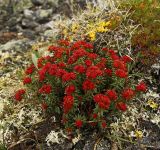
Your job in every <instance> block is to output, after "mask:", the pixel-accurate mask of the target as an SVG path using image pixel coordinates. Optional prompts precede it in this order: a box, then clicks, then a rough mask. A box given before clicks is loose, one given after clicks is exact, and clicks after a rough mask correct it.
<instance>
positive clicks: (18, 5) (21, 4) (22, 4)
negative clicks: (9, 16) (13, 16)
mask: <svg viewBox="0 0 160 150" xmlns="http://www.w3.org/2000/svg"><path fill="white" fill-rule="evenodd" d="M31 7H33V4H32V2H31V0H20V1H18V2H13V10H14V13H16V12H23V10H25V9H28V8H31Z"/></svg>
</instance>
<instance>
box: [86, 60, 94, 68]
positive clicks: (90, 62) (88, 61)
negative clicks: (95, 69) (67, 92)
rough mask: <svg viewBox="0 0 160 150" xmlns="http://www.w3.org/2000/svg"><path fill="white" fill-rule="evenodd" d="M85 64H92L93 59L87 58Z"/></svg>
mask: <svg viewBox="0 0 160 150" xmlns="http://www.w3.org/2000/svg"><path fill="white" fill-rule="evenodd" d="M85 65H86V66H87V67H89V66H91V65H92V61H91V60H89V59H87V60H85Z"/></svg>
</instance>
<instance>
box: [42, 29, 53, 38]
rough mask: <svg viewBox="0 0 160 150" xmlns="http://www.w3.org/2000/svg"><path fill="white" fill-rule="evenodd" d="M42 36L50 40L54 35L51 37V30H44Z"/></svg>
mask: <svg viewBox="0 0 160 150" xmlns="http://www.w3.org/2000/svg"><path fill="white" fill-rule="evenodd" d="M44 36H45V37H47V38H52V37H53V36H54V35H53V30H46V31H45V32H44Z"/></svg>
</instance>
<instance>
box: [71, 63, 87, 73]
mask: <svg viewBox="0 0 160 150" xmlns="http://www.w3.org/2000/svg"><path fill="white" fill-rule="evenodd" d="M74 70H75V71H77V72H78V73H84V72H85V71H86V69H85V67H84V66H83V65H76V66H75V67H74Z"/></svg>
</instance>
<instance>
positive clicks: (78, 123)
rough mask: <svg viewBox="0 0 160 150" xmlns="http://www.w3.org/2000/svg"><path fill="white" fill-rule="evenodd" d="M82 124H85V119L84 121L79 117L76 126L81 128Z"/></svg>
mask: <svg viewBox="0 0 160 150" xmlns="http://www.w3.org/2000/svg"><path fill="white" fill-rule="evenodd" d="M82 125H83V121H82V120H80V119H78V120H76V121H75V126H76V127H77V128H81V127H82Z"/></svg>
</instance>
